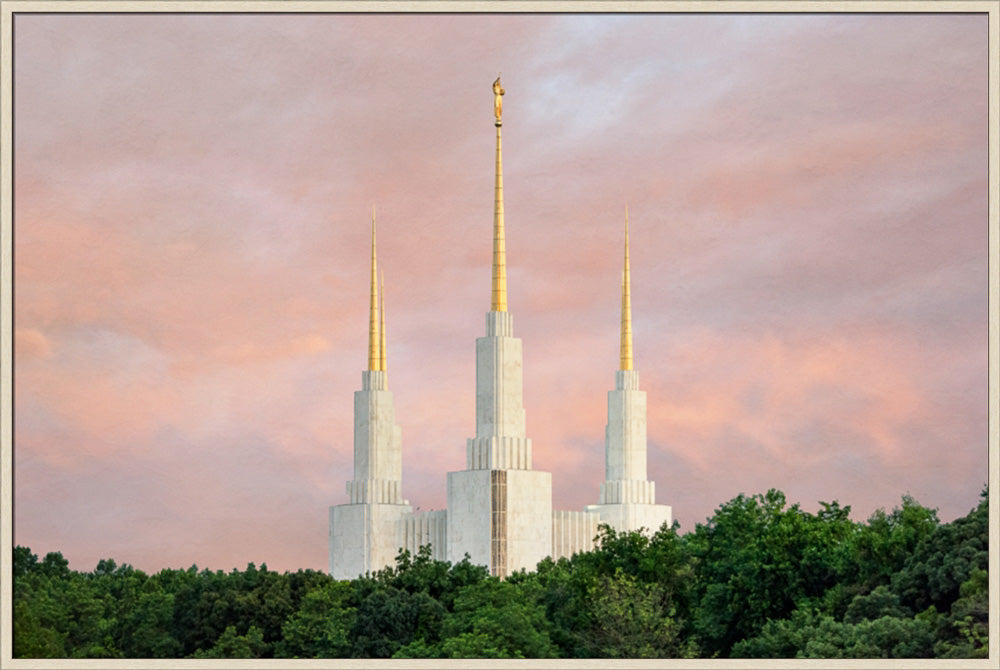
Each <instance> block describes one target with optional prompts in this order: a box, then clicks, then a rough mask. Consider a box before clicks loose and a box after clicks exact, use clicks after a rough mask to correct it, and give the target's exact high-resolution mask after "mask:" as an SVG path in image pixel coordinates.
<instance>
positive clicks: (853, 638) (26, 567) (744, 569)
mask: <svg viewBox="0 0 1000 670" xmlns="http://www.w3.org/2000/svg"><path fill="white" fill-rule="evenodd" d="M820 505H821V508H820V509H819V511H818V512H817V513H815V514H812V513H809V512H805V511H803V510H802V509H800V507H799V506H798V505H791V506H788V505H787V504H786V500H785V496H784V495H783V494H782V493H781V492H780V491H775V490H771V491H768V492H767V493H766V494H763V495H754V496H749V497H748V496H745V495H742V494H741V495H740V496H738V497H736V498H734V499H733V500H731V501H729V502H728V503H726V504H724V505H722V506H721V507H720V508H719V509H717V510H716V511H715V514H714V515H713V517H712V518H710V519H708V520H707V522H706V523H704V524H699V525H697V526H696V528H695V529H694V530H693V531H691V532H689V533H687V534H685V535H683V536H681V535H678V533H677V525H676V524H675V525H674V527H673V528H667V527H663V528H661V529H660V530H659V531H658V532H656V533H655V534H654V535H653V536H652V537H646V536H644V535H642V534H640V533H636V532H632V533H616V532H614V531H613V530H611V529H608V528H607V527H602V530H601V535H600V542H599V548H597V549H595V550H594V551H591V552H587V553H583V554H577V555H575V556H574V557H573V558H571V559H560V560H558V561H553V560H551V559H546V560H544V561H542V562H541V563H539V564H538V567H537V569H536V571H534V572H530V573H527V572H519V573H516V574H514V575H512V576H510V577H509V578H507V579H506V580H499V579H496V578H494V577H490V576H488V575H487V573H486V570H485V569H484V568H482V567H479V566H474V565H471V564H469V563H468V561H463V562H461V563H459V564H457V565H451V564H449V563H446V562H441V561H434V560H431V559H430V555H429V552H428V551H426V548H425V550H422V551H421V552H419V553H418V554H417V555H416V556H411V555H409V554H408V553H405V552H403V553H401V554H400V556H399V558H398V559H397V564H396V566H395V567H394V568H388V569H386V570H383V571H381V572H378V573H376V574H374V575H369V576H366V577H363V578H359V579H355V580H352V581H336V580H334V579H332V578H331V577H329V576H328V575H326V574H324V573H322V572H317V571H313V570H299V571H298V572H295V573H287V572H286V573H277V572H273V571H270V570H268V569H267V566H266V565H262V566H261V567H260V568H257V567H256V566H254V565H253V564H252V563H251V564H250V565H248V566H247V569H246V570H243V571H238V570H234V571H232V572H230V573H224V572H222V571H216V572H212V571H209V570H201V571H199V570H198V569H197V568H196V567H191V568H189V569H187V570H161V571H160V572H157V573H156V574H153V575H147V574H146V573H144V572H142V571H140V570H135V569H133V568H132V567H130V566H128V565H121V566H119V565H117V564H116V563H115V562H114V561H113V560H102V561H100V562H99V563H98V564H97V567H96V569H95V570H94V571H93V572H90V573H80V572H76V571H72V570H70V569H69V568H68V564H67V561H66V560H65V559H64V558H63V557H62V555H61V554H59V553H49V554H48V555H46V556H45V557H44V558H43V559H42V560H41V561H39V560H38V558H37V556H35V555H34V554H32V553H31V551H30V550H29V549H27V548H25V547H16V548H15V549H14V557H13V559H14V560H13V573H14V598H13V602H14V612H13V632H14V636H13V645H14V646H13V655H14V656H15V657H74V658H81V657H98V658H102V657H104V658H112V657H126V658H129V657H133V658H147V657H158V658H227V657H228V658H257V657H281V658H292V657H310V658H312V657H382V658H384V657H396V658H425V657H457V658H463V657H465V658H469V657H525V658H542V657H564V658H588V657H622V658H635V657H715V658H724V657H814V658H815V657H819V658H841V657H843V658H850V657H855V658H908V657H947V658H974V657H980V658H985V657H986V656H987V653H988V652H987V646H988V645H987V616H988V599H987V572H986V569H987V549H988V534H989V531H988V511H987V495H986V492H985V491H984V492H983V494H982V497H981V501H980V503H979V505H978V506H977V507H976V508H975V509H973V510H972V511H971V512H970V513H969V514H968V515H967V516H965V517H963V518H961V519H957V520H955V521H953V522H951V523H940V521H939V520H938V518H937V514H936V512H935V511H934V510H932V509H928V508H926V507H922V506H921V505H919V504H918V503H917V502H916V501H914V500H913V499H912V498H910V497H909V496H906V497H904V498H903V500H902V505H901V506H900V507H898V508H896V509H894V510H893V511H892V512H890V513H886V512H884V511H882V510H880V511H877V512H875V513H874V514H873V515H872V516H871V517H870V518H869V519H868V521H867V522H865V523H857V522H853V521H851V520H850V519H849V518H848V513H849V511H850V508H849V507H841V506H840V505H839V504H838V503H836V502H834V503H820Z"/></svg>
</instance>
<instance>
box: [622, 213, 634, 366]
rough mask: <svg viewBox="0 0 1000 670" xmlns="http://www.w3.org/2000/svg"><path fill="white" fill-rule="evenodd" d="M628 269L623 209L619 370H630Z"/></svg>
mask: <svg viewBox="0 0 1000 670" xmlns="http://www.w3.org/2000/svg"><path fill="white" fill-rule="evenodd" d="M629 274H630V273H629V267H628V207H625V269H624V270H622V338H621V369H622V370H631V369H632V287H631V281H630V277H629Z"/></svg>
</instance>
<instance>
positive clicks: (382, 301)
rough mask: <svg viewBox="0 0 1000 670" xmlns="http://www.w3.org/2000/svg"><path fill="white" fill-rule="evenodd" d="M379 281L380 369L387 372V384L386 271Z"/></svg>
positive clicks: (387, 378)
mask: <svg viewBox="0 0 1000 670" xmlns="http://www.w3.org/2000/svg"><path fill="white" fill-rule="evenodd" d="M379 275H380V279H381V281H380V282H379V287H378V290H379V294H378V311H379V315H380V316H381V322H380V323H379V332H380V333H381V334H382V342H381V344H380V346H379V370H382V371H383V372H385V379H386V384H388V383H389V368H388V367H387V366H386V364H385V348H386V347H385V273H384V272H380V273H379Z"/></svg>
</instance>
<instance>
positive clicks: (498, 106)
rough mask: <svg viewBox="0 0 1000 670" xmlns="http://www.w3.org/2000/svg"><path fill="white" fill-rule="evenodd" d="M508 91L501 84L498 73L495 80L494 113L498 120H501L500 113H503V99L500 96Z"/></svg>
mask: <svg viewBox="0 0 1000 670" xmlns="http://www.w3.org/2000/svg"><path fill="white" fill-rule="evenodd" d="M504 93H506V91H504V90H503V88H502V87H501V86H500V75H497V80H496V81H495V82H493V114H494V115H495V116H496V117H497V121H500V115H501V114H502V113H503V101H502V100H501V99H500V96H501V95H503V94H504Z"/></svg>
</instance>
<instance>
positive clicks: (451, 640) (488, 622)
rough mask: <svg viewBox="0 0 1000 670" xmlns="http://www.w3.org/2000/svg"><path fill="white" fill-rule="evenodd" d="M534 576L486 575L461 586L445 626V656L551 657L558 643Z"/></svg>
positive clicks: (443, 631)
mask: <svg viewBox="0 0 1000 670" xmlns="http://www.w3.org/2000/svg"><path fill="white" fill-rule="evenodd" d="M539 591H540V589H539V588H538V585H537V584H536V583H535V582H534V580H526V581H524V582H522V583H520V584H515V583H512V582H510V581H502V580H500V579H498V578H496V577H487V578H485V579H482V580H480V581H478V582H476V583H474V584H470V585H467V586H465V587H463V588H461V589H460V590H459V592H458V593H457V595H456V597H455V607H454V611H453V612H452V613H451V614H450V615H449V617H448V618H447V620H446V621H445V622H444V625H443V627H442V632H441V637H442V642H441V647H440V649H441V654H440V655H441V656H443V657H446V658H551V657H552V656H554V655H556V647H555V645H553V644H552V640H551V638H550V637H549V628H550V624H549V622H548V620H547V619H546V617H545V608H544V607H543V606H542V604H541V603H540V602H539V597H538V596H539Z"/></svg>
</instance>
